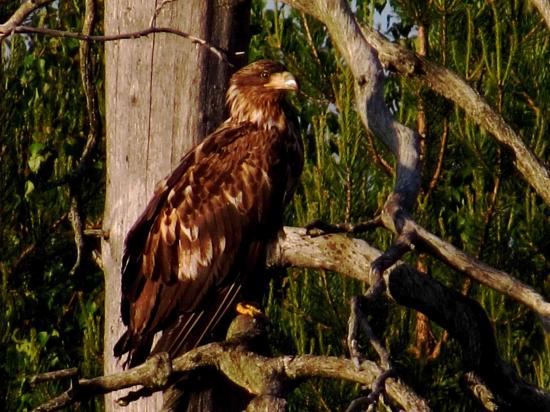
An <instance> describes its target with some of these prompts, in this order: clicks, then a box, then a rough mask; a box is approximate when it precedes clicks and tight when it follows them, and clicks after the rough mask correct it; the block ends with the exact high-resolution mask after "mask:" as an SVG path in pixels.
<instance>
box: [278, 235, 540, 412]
mask: <svg viewBox="0 0 550 412" xmlns="http://www.w3.org/2000/svg"><path fill="white" fill-rule="evenodd" d="M379 256H380V252H379V251H378V250H376V249H374V248H372V247H370V246H369V245H368V244H367V243H366V242H364V241H362V240H359V239H351V238H348V237H346V236H342V235H325V236H318V237H315V238H311V237H309V236H308V235H307V234H306V231H305V229H297V228H288V227H287V228H285V232H284V236H282V237H281V239H280V240H279V242H278V243H276V244H275V245H274V246H273V250H272V251H271V253H270V264H271V265H274V266H279V265H283V266H298V267H309V268H315V269H327V270H332V271H335V272H339V273H341V274H343V275H346V276H349V277H352V278H355V279H358V280H360V281H363V282H366V283H370V282H372V280H373V279H371V277H372V274H371V273H370V271H369V266H370V264H371V263H372V262H373V261H374V260H375V259H377V258H378V257H379ZM385 280H386V285H387V290H386V294H387V296H388V297H390V298H392V299H394V300H395V301H396V302H397V303H399V304H401V305H404V306H407V307H409V308H413V309H415V310H418V311H420V312H422V313H424V314H425V315H427V316H428V317H429V318H430V319H431V320H433V321H435V322H437V323H438V324H439V325H441V326H442V327H443V328H445V329H447V330H448V331H449V332H450V334H451V336H453V337H454V338H455V339H456V340H457V341H458V342H459V343H460V345H461V347H462V354H463V362H464V370H465V372H472V373H474V374H475V375H476V376H478V377H479V379H480V380H481V381H483V382H485V383H486V385H487V387H488V388H489V389H490V391H492V392H493V393H494V394H495V395H496V396H495V399H502V403H501V405H502V406H506V407H508V406H510V405H511V406H512V407H513V408H516V409H518V410H519V409H521V408H525V409H530V408H532V409H533V410H544V409H548V410H550V394H549V393H547V392H544V391H542V390H540V389H539V388H536V387H534V386H531V385H528V384H527V383H526V382H524V381H523V380H522V379H521V378H520V377H518V376H517V375H516V373H515V372H514V370H513V369H512V368H511V367H510V366H509V365H508V364H506V363H505V362H504V361H503V360H502V358H501V357H500V355H499V352H498V348H497V346H496V342H495V338H494V335H493V330H492V326H491V323H490V322H489V319H488V318H487V315H486V314H485V312H484V311H483V309H482V308H481V306H480V305H479V304H478V303H477V302H475V301H474V300H471V299H469V298H467V297H465V296H462V295H461V294H460V293H458V292H456V291H453V290H450V289H448V288H446V287H445V286H443V285H442V284H440V283H439V282H437V281H436V280H435V279H432V278H429V277H427V276H422V274H420V273H419V272H417V271H416V270H414V269H413V268H412V267H410V266H408V265H406V264H403V263H398V264H397V265H396V266H395V267H393V269H391V270H388V271H386V273H385Z"/></svg>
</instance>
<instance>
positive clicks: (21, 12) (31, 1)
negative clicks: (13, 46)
mask: <svg viewBox="0 0 550 412" xmlns="http://www.w3.org/2000/svg"><path fill="white" fill-rule="evenodd" d="M51 2H53V0H28V1H26V2H24V3H21V6H19V8H18V9H17V10H16V11H15V13H13V14H12V15H11V17H10V18H9V19H8V20H7V21H6V22H5V23H4V24H0V41H1V40H2V39H3V38H4V37H7V36H9V35H10V34H12V33H13V32H15V29H16V28H17V26H19V25H20V24H21V23H23V21H24V20H25V19H26V18H27V17H28V16H29V15H30V14H31V13H32V12H33V11H35V10H37V9H39V8H41V7H44V6H46V5H47V4H49V3H51Z"/></svg>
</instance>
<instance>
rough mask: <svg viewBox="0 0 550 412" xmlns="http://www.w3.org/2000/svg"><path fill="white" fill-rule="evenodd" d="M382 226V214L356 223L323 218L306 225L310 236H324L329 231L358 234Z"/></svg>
mask: <svg viewBox="0 0 550 412" xmlns="http://www.w3.org/2000/svg"><path fill="white" fill-rule="evenodd" d="M380 226H382V219H381V217H380V216H376V217H374V218H373V219H370V220H365V221H363V222H359V223H356V224H352V223H336V224H331V223H327V222H324V221H322V220H314V221H313V222H311V223H309V224H307V225H306V231H307V234H308V236H312V237H315V236H322V235H325V234H328V233H350V234H358V233H364V232H366V231H368V230H371V229H374V228H377V227H380Z"/></svg>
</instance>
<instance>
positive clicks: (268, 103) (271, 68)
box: [227, 60, 299, 124]
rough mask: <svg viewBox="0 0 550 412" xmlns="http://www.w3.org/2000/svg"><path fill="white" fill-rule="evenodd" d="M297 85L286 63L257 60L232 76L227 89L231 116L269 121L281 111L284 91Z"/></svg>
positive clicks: (260, 121) (295, 87)
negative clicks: (280, 105) (280, 104)
mask: <svg viewBox="0 0 550 412" xmlns="http://www.w3.org/2000/svg"><path fill="white" fill-rule="evenodd" d="M298 88H299V87H298V81H297V80H296V78H295V77H294V75H293V74H292V73H290V72H289V71H288V70H287V68H286V67H285V66H284V65H282V64H281V63H277V62H274V61H271V60H258V61H256V62H254V63H252V64H249V65H248V66H245V67H243V68H242V69H240V70H238V71H237V72H236V73H235V74H233V76H232V77H231V80H230V82H229V89H228V90H227V105H228V107H229V112H230V116H231V118H233V119H236V120H240V121H251V122H253V123H257V124H259V123H262V124H269V123H270V122H272V121H273V120H274V117H275V116H277V115H279V113H278V112H280V110H281V109H280V107H279V103H280V101H281V99H282V98H283V96H284V94H285V93H286V92H288V91H296V90H298ZM276 112H277V113H276Z"/></svg>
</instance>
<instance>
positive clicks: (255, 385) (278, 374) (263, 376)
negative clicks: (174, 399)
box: [35, 342, 429, 412]
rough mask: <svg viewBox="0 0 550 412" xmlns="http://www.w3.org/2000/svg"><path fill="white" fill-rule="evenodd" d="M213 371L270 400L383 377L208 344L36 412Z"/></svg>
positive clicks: (416, 405) (409, 395)
mask: <svg viewBox="0 0 550 412" xmlns="http://www.w3.org/2000/svg"><path fill="white" fill-rule="evenodd" d="M206 366H210V367H215V368H217V369H218V370H219V371H220V372H222V373H223V374H225V375H226V376H227V377H228V378H230V379H231V380H232V381H233V382H235V383H236V384H237V385H239V386H241V387H243V388H245V389H247V390H248V391H249V392H250V393H252V394H255V395H266V394H271V392H270V388H272V387H273V385H274V384H275V385H278V386H280V385H279V383H278V382H274V379H279V380H282V381H294V380H298V381H300V380H303V379H308V378H318V377H322V378H332V379H343V380H348V381H352V382H357V383H360V384H364V385H370V384H372V382H373V380H374V379H375V378H376V377H378V376H379V375H380V374H381V373H382V372H383V371H382V370H381V369H380V368H379V367H378V366H377V365H376V363H374V362H370V361H365V362H363V363H362V364H361V371H357V370H356V369H355V367H354V366H353V364H352V362H351V361H349V360H347V359H341V358H336V357H330V356H327V357H326V356H312V355H304V356H296V357H292V356H283V357H276V358H267V357H264V356H260V355H258V354H255V353H253V352H248V351H247V350H246V349H243V347H242V346H240V345H238V344H237V345H236V344H231V343H230V342H225V343H211V344H208V345H204V346H201V347H198V348H196V349H193V350H191V351H190V352H187V353H186V354H184V355H182V356H180V357H178V358H176V359H174V360H173V361H172V362H170V360H169V358H168V356H167V355H166V354H161V355H156V356H154V357H152V358H150V359H149V360H148V361H147V362H146V363H145V364H143V365H141V366H138V367H136V368H133V369H130V370H128V371H125V372H121V373H117V374H114V375H110V376H101V377H98V378H93V379H81V380H80V381H79V382H78V385H77V387H76V388H71V389H69V390H68V391H66V392H64V393H63V394H62V395H60V396H58V397H57V398H55V399H52V400H51V401H49V402H48V403H47V404H44V405H42V406H40V407H38V408H37V409H35V412H38V411H41V412H49V411H55V410H59V409H61V408H64V407H67V406H69V405H72V404H74V403H76V402H78V401H81V400H83V399H86V398H89V397H90V396H94V395H98V394H104V393H107V392H113V391H115V390H119V389H124V388H128V387H131V386H135V385H143V386H145V387H146V388H150V389H152V390H153V391H154V390H161V389H162V388H163V387H164V386H166V385H167V384H169V382H170V381H171V379H174V378H175V377H176V374H177V375H178V376H181V374H182V373H185V372H190V371H193V370H196V369H197V368H203V367H206ZM386 391H387V393H388V395H389V396H390V397H391V398H392V399H394V401H395V402H397V403H398V404H399V405H401V406H402V407H403V408H404V409H406V410H417V411H428V410H429V408H428V406H427V402H426V401H425V400H424V399H422V398H420V397H419V396H418V395H416V394H415V393H414V391H413V390H412V389H410V388H409V387H408V386H406V385H405V384H403V383H402V382H400V381H399V380H394V379H388V380H387V381H386Z"/></svg>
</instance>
